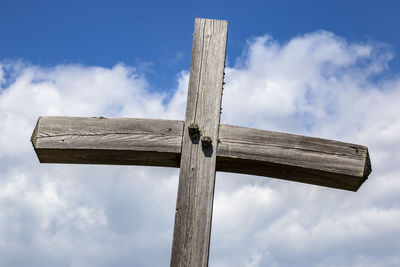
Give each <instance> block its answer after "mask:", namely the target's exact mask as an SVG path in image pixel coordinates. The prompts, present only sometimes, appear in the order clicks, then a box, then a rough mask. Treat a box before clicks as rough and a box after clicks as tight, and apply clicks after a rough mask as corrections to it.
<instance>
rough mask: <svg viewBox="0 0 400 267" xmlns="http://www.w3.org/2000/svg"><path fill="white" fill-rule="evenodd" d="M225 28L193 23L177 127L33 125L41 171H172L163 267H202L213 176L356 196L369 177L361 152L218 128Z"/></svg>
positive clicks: (149, 122)
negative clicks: (87, 167) (174, 184)
mask: <svg viewBox="0 0 400 267" xmlns="http://www.w3.org/2000/svg"><path fill="white" fill-rule="evenodd" d="M227 30H228V22H227V21H221V20H209V19H196V21H195V27H194V34H193V48H192V60H191V65H190V79H189V90H188V98H187V107H186V117H185V121H184V122H182V121H175V120H156V119H128V118H125V119H121V118H114V119H110V118H103V117H100V118H76V117H40V118H39V119H38V122H37V124H36V127H35V130H34V132H33V134H32V139H31V141H32V144H33V146H34V148H35V151H36V154H37V156H38V158H39V160H40V162H42V163H79V164H118V165H146V166H166V167H180V174H179V186H178V197H177V204H176V213H175V227H174V237H173V245H172V256H171V266H196V267H197V266H207V265H208V254H209V244H210V232H211V216H212V207H213V198H214V181H215V172H216V171H225V172H235V173H243V174H252V175H261V176H268V177H275V178H280V179H285V180H291V181H297V182H303V183H309V184H315V185H321V186H328V187H333V188H340V189H345V190H351V191H357V190H358V188H359V187H360V186H361V184H362V183H363V182H364V181H365V180H366V179H367V177H368V175H369V174H370V172H371V164H370V159H369V155H368V149H367V147H365V146H360V145H355V144H349V143H343V142H337V141H331V140H324V139H319V138H312V137H306V136H299V135H292V134H286V133H277V132H269V131H262V130H256V129H250V128H245V127H239V126H232V125H223V124H221V125H220V124H219V122H220V112H221V98H222V87H223V78H224V67H225V50H226V41H227Z"/></svg>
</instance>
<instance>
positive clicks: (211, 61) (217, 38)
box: [171, 19, 228, 267]
mask: <svg viewBox="0 0 400 267" xmlns="http://www.w3.org/2000/svg"><path fill="white" fill-rule="evenodd" d="M227 30H228V22H227V21H220V20H208V19H196V21H195V29H194V34H193V48H192V61H191V65H190V77H189V90H188V98H187V106H186V117H185V127H184V134H183V143H182V157H181V164H180V174H179V185H178V197H177V204H176V213H175V227H174V237H173V244H172V256H171V266H174V267H175V266H182V267H183V266H199V267H205V266H207V265H208V253H209V246H210V233H211V218H212V207H213V199H214V182H215V165H216V150H217V145H218V143H217V140H218V126H219V120H220V111H221V98H222V83H223V76H224V67H225V50H226V41H227ZM190 123H196V124H197V125H198V126H199V129H200V136H201V137H204V136H209V137H211V146H209V147H208V148H203V147H202V145H201V141H200V140H199V138H198V137H196V138H194V137H193V136H190V135H189V131H188V126H189V124H190Z"/></svg>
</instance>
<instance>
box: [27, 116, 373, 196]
mask: <svg viewBox="0 0 400 267" xmlns="http://www.w3.org/2000/svg"><path fill="white" fill-rule="evenodd" d="M182 132H183V122H182V121H173V120H154V119H108V118H72V117H41V118H39V120H38V122H37V124H36V128H35V130H34V133H33V135H32V143H33V145H34V148H35V151H36V153H37V155H38V158H39V160H40V162H43V163H46V162H47V163H80V164H119V165H121V164H129V165H146V166H166V167H179V166H180V158H181V156H180V153H181V142H182ZM219 141H220V143H219V145H218V149H217V165H216V169H217V170H218V171H227V172H236V173H243V174H252V175H260V176H269V177H275V178H280V179H286V180H291V181H297V182H303V183H309V184H317V185H321V186H328V187H334V188H339V189H346V190H351V191H357V189H358V188H359V187H360V186H361V184H362V183H363V182H364V181H365V180H366V179H367V177H368V175H369V173H370V172H371V165H370V161H369V155H368V149H367V148H366V147H365V146H360V145H355V144H349V143H343V142H337V141H331V140H325V139H320V138H313V137H307V136H300V135H293V134H285V133H278V132H270V131H263V130H256V129H251V128H246V127H239V126H232V125H224V124H221V125H220V127H219Z"/></svg>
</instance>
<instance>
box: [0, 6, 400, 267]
mask: <svg viewBox="0 0 400 267" xmlns="http://www.w3.org/2000/svg"><path fill="white" fill-rule="evenodd" d="M118 3H119V2H118ZM1 5H3V4H1ZM4 7H6V6H4ZM7 8H9V10H11V11H12V10H14V9H15V7H9V6H7ZM13 8H14V9H13ZM276 8H278V7H276ZM279 8H282V9H280V10H281V12H282V14H283V17H285V16H289V15H290V12H288V11H287V10H288V9H284V8H283V7H279ZM320 8H321V7H320ZM390 9H393V7H391V8H390V7H387V10H388V11H387V12H390ZM3 10H4V9H3ZM157 10H158V9H157ZM253 10H255V9H253ZM320 10H321V12H322V11H324V12H327V11H325V9H320ZM376 10H378V9H376ZM376 10H375V11H376ZM11 11H10V12H11ZM364 11H365V10H364ZM24 12H26V13H29V12H28V11H26V10H25V9H23V8H22V11H21V12H20V13H24ZM43 12H46V11H43ZM81 12H82V13H84V12H83V11H81ZM87 12H89V11H87ZM160 12H161V11H160V10H158V11H157V12H156V14H158V13H160ZM171 12H172V10H171ZM237 12H238V11H237ZM244 12H247V11H244ZM254 12H255V14H256V15H257V14H258V13H257V11H256V10H255V11H254ZM276 12H277V11H276ZM368 12H370V13H368ZM368 12H366V11H365V12H364V13H361V14H359V15H358V16H359V19H360V20H362V19H364V20H365V21H368V22H369V18H370V17H368V16H367V15H365V14H367V13H368V14H375V13H374V11H373V10H372V11H370V10H369V9H368ZM376 12H378V11H376ZM20 13H19V14H20ZM200 13H201V12H200ZM46 14H48V13H44V14H43V16H45V15H46ZM88 14H90V13H88ZM96 14H97V13H96ZM379 14H380V13H379ZM379 14H378V15H379ZM11 15H12V14H11ZM11 15H9V17H8V19H9V20H10V22H13V19H12V18H11ZM189 15H190V16H191V18H190V19H187V17H184V18H183V17H179V16H178V17H177V18H175V20H177V22H176V23H178V24H181V23H187V24H189V25H185V26H184V27H182V28H177V29H176V31H175V29H171V28H168V29H167V26H168V25H170V24H168V23H166V25H165V26H164V25H162V22H161V19H160V18H159V21H158V23H159V24H158V26H157V28H158V31H157V32H153V33H154V34H156V35H157V34H160V35H163V34H164V33H163V32H165V31H167V30H168V31H170V32H173V33H172V34H173V35H174V36H175V35H176V36H178V37H177V38H180V39H179V40H175V42H176V45H177V46H178V47H177V48H176V49H175V50H171V57H170V58H168V59H166V58H163V56H162V54H157V53H156V52H155V53H156V55H155V56H154V57H152V56H151V51H150V52H149V51H147V50H146V51H145V53H144V54H142V53H141V51H142V50H140V47H135V48H136V49H137V54H136V53H135V50H133V51H130V54H129V55H128V59H127V60H126V61H124V60H123V59H119V58H118V56H116V57H115V59H114V61H115V62H114V63H112V60H111V59H104V62H94V61H95V60H94V59H92V58H90V57H85V56H82V57H81V58H80V59H75V58H73V57H70V56H69V54H68V53H69V52H68V49H66V48H65V53H63V51H58V53H55V54H57V56H51V55H48V54H46V53H45V52H44V51H41V50H40V48H35V46H33V50H32V52H31V54H29V53H28V52H26V51H28V48H27V47H28V44H25V43H19V42H20V41H21V40H20V39H24V38H26V41H27V43H29V42H28V41H32V42H33V43H34V42H35V40H36V39H35V38H33V39H29V38H31V37H29V36H24V37H20V36H18V38H17V37H15V38H14V39H15V42H16V43H19V44H20V48H19V50H18V49H17V48H18V47H17V48H15V47H14V48H13V49H14V50H15V51H14V50H13V51H11V48H7V45H5V44H4V42H2V46H3V48H2V51H3V52H2V54H1V58H0V266H7V267H8V266H10V267H11V266H73V267H81V266H168V265H169V258H170V250H171V244H172V232H173V223H174V222H173V220H174V210H175V202H176V193H177V184H178V170H177V169H172V168H152V167H140V166H121V167H119V166H89V165H88V166H83V165H61V164H39V162H38V160H37V158H36V155H35V153H34V150H33V148H32V145H31V143H30V135H31V133H32V130H33V128H34V125H35V123H36V120H37V118H38V116H41V115H63V116H90V117H92V116H104V117H142V118H165V119H181V120H183V118H184V112H185V105H186V93H187V83H188V73H189V69H188V66H189V63H190V49H191V33H192V30H193V25H194V24H193V23H194V17H196V16H198V17H213V18H226V19H229V20H230V21H231V24H230V29H229V37H228V39H229V42H228V51H229V50H230V49H231V47H230V46H233V52H228V59H227V60H228V62H227V68H226V79H225V80H226V85H225V88H224V96H223V104H222V105H223V112H222V123H229V124H235V125H241V126H248V127H255V128H260V129H265V130H273V131H283V132H289V133H295V134H305V135H310V136H317V137H323V138H329V139H335V140H341V141H346V142H351V143H357V144H362V145H366V146H368V148H369V151H370V155H371V160H372V168H373V172H372V174H371V175H370V178H369V179H368V180H367V181H366V182H365V183H364V185H363V186H362V187H361V188H360V190H359V191H358V192H356V193H354V192H347V191H342V190H336V189H330V188H323V187H318V186H312V185H307V184H300V183H293V182H288V181H282V180H276V179H270V178H264V177H254V176H246V175H238V174H228V173H217V178H216V189H215V201H214V214H213V226H212V238H211V251H210V266H217V267H222V266H249V267H250V266H251V267H253V266H399V265H400V256H399V255H400V223H399V222H400V205H399V203H400V194H399V192H400V170H399V166H400V156H399V153H398V151H399V150H400V143H399V141H398V140H399V136H400V116H399V115H398V114H399V113H400V105H399V102H400V70H399V69H400V68H399V66H398V61H397V60H398V59H397V57H398V55H397V54H398V50H399V43H397V42H396V39H395V38H396V37H391V32H390V29H389V30H387V34H388V36H389V37H385V38H387V39H385V38H379V37H380V35H375V34H374V33H375V31H376V29H375V28H373V27H371V28H368V27H367V28H366V29H364V31H365V32H363V33H361V32H360V31H358V30H357V29H358V28H357V27H356V26H357V25H358V24H357V23H355V25H356V26H354V27H355V28H353V29H354V32H355V34H354V35H351V34H347V33H346V31H345V30H343V29H344V28H341V26H340V25H339V24H338V25H339V26H337V28H335V27H329V26H327V24H324V22H323V21H322V19H321V21H322V22H321V21H320V22H319V23H320V24H318V22H317V21H316V22H315V23H314V24H313V27H311V28H313V30H311V31H308V30H307V29H309V28H308V27H304V28H299V29H297V32H296V34H292V33H291V32H288V33H287V34H288V35H287V36H285V37H276V36H275V34H274V31H280V29H282V31H285V30H287V29H286V28H285V27H287V26H285V25H286V24H282V26H279V25H275V26H273V27H269V25H268V24H267V21H263V20H261V22H262V23H261V24H262V25H261V26H260V25H258V24H260V23H257V25H258V26H257V27H258V28H257V29H256V30H254V29H250V28H241V26H240V25H239V23H238V22H237V21H239V22H242V23H243V21H244V19H243V18H242V17H239V16H236V15H235V14H234V12H233V13H227V14H226V17H216V16H215V14H211V13H206V12H203V13H201V14H199V15H198V14H196V12H193V11H192V12H191V13H190V12H189ZM189 15H187V16H189ZM213 15H214V16H213ZM341 15H343V16H344V15H345V14H344V13H341ZM362 15H365V16H366V17H362ZM375 15H376V14H375ZM378 15H376V16H378ZM77 16H78V18H79V14H77ZM123 16H124V14H122V17H123ZM302 16H305V17H306V14H302ZM338 16H339V15H338ZM248 17H249V19H250V22H251V23H253V22H252V18H250V17H251V16H250V15H249V14H248ZM89 18H93V19H94V17H91V16H89ZM154 18H155V17H154ZM179 18H182V21H180V20H179ZM259 18H260V19H261V17H259ZM14 19H15V18H14ZM235 19H237V21H235ZM343 19H344V20H346V16H344V18H343ZM3 20H5V19H4V18H3ZM58 20H60V21H62V19H60V18H59V19H58ZM89 20H90V19H88V21H89ZM310 20H312V19H311V18H310ZM392 20H393V18H391V17H390V16H389V18H385V17H384V16H383V15H382V22H381V25H382V26H383V25H384V23H386V22H387V21H392ZM71 21H72V19H69V20H68V23H69V22H71ZM297 21H303V19H300V18H293V19H292V21H291V23H292V24H296V22H297ZM337 21H339V19H337ZM355 21H357V20H355ZM398 21H399V20H398V19H397V22H398ZM44 22H46V20H45V19H43V22H37V21H36V22H32V23H44ZM28 23H29V21H26V22H25V24H24V25H28ZM58 23H61V22H58ZM68 23H66V24H65V25H69V24H68ZM71 23H72V22H71ZM251 23H250V24H251ZM22 24H23V23H22ZM153 24H154V23H153ZM43 25H45V24H43ZM134 25H136V24H134ZM254 25H255V24H254ZM360 25H362V23H360ZM117 26H118V27H120V26H121V25H119V24H118V25H117ZM123 26H124V27H129V25H123ZM247 26H249V25H247ZM247 26H246V27H247ZM397 26H399V24H397ZM15 27H18V25H17V26H15ZM43 27H44V28H43V29H44V30H45V31H48V33H49V34H50V33H51V29H46V28H45V26H43ZM71 27H72V26H71ZM148 27H150V28H151V27H152V26H151V25H150V26H148ZM233 27H239V28H240V30H234V28H233ZM298 27H299V26H298ZM393 27H394V26H393ZM144 28H146V26H144ZM394 28H396V27H394ZM66 29H67V32H68V31H71V32H74V29H75V30H76V31H77V32H81V30H80V29H79V28H78V27H76V28H69V26H66ZM135 29H136V28H135ZM184 29H189V30H184ZM335 29H337V31H336V30H335ZM246 30H247V31H248V33H247V35H246V36H245V37H243V36H241V34H240V33H241V32H246ZM27 31H28V30H27ZM104 31H108V30H107V29H105V30H104ZM143 31H145V30H144V29H143ZM231 31H233V32H234V33H235V32H236V33H238V34H237V35H233V37H231ZM369 31H370V32H371V33H370V34H369V35H368V32H369ZM138 32H139V30H138ZM338 32H339V33H342V35H341V34H339V33H338ZM349 32H351V31H349ZM177 33H178V34H177ZM7 34H8V32H6V37H5V36H4V35H3V36H2V38H3V39H2V40H6V39H7V40H8V41H9V46H12V44H13V42H14V41H13V39H12V38H11V37H12V35H7ZM21 34H22V32H21ZM138 34H139V33H138ZM277 34H279V33H277ZM367 35H368V36H367ZM7 36H8V37H7ZM360 36H364V37H360ZM365 36H367V37H365ZM47 38H48V39H47V41H42V42H43V46H46V43H48V42H50V43H51V42H53V41H52V40H53V39H52V37H51V36H48V37H47ZM57 38H60V40H61V39H62V38H61V37H59V36H58V35H55V36H54V39H57ZM65 38H66V40H69V38H70V36H67V37H65ZM82 38H83V45H82V46H83V47H85V40H87V42H91V40H88V39H85V38H84V37H82ZM131 38H134V37H131ZM166 38H167V37H166ZM391 38H392V39H391ZM172 39H174V38H172ZM182 40H184V41H182ZM391 40H392V41H393V42H392V43H391V42H390V41H391ZM36 41H37V40H36ZM142 41H143V40H142ZM142 41H140V40H138V41H137V43H140V42H142ZM132 42H133V45H134V43H135V41H134V40H133V41H132ZM179 42H183V44H179V45H178V43H179ZM165 45H166V46H167V47H169V46H171V47H172V46H173V45H172V43H170V41H166V44H165ZM38 46H39V44H38ZM180 46H187V48H184V49H182V50H180ZM118 48H119V45H118V44H115V45H114V47H113V48H108V49H110V50H115V51H116V55H119V53H120V51H119V49H118ZM7 49H8V50H7ZM24 49H25V50H24ZM96 49H97V50H96ZM96 49H94V50H96V51H97V52H99V51H98V48H96ZM121 49H122V48H121ZM170 49H172V48H170ZM75 50H76V54H78V55H79V54H81V55H83V54H84V52H85V51H87V50H85V49H78V48H76V49H75ZM122 50H123V49H122ZM4 51H6V52H4ZM51 52H52V51H49V54H51ZM18 53H20V55H18ZM88 53H90V52H88ZM107 53H112V51H111V52H107ZM60 54H61V55H60ZM62 55H64V58H62ZM101 55H102V54H101V53H99V58H101ZM143 55H144V56H143ZM59 57H60V58H59ZM107 57H110V55H107ZM129 57H132V59H130V58H129ZM135 57H136V58H135ZM96 60H97V59H96ZM98 60H101V59H98ZM168 66H169V67H168ZM167 69H168V70H167ZM170 73H172V74H171V76H170V77H169V78H165V77H166V76H167V74H170ZM156 77H158V78H156ZM166 79H169V80H168V81H167V82H165V81H166ZM164 82H165V83H164ZM160 84H166V85H164V87H161V88H160V86H159V85H160Z"/></svg>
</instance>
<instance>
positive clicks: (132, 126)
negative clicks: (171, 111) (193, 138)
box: [31, 117, 183, 167]
mask: <svg viewBox="0 0 400 267" xmlns="http://www.w3.org/2000/svg"><path fill="white" fill-rule="evenodd" d="M182 131H183V122H182V121H173V120H154V119H107V118H76V117H40V118H39V119H38V122H37V124H36V127H35V130H34V131H33V134H32V138H31V141H32V144H33V146H34V148H35V151H36V154H37V156H38V158H39V161H40V162H42V163H50V162H51V163H81V164H119V165H124V164H125V165H147V166H166V167H179V162H180V152H181V143H182Z"/></svg>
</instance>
